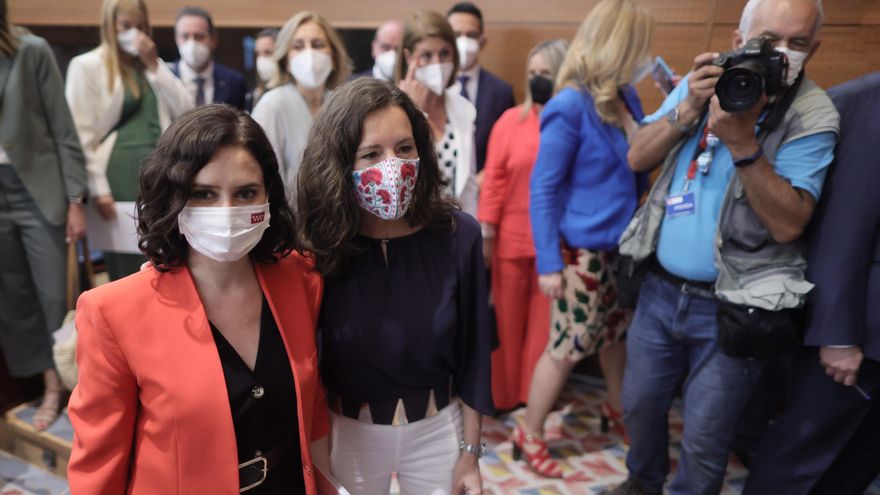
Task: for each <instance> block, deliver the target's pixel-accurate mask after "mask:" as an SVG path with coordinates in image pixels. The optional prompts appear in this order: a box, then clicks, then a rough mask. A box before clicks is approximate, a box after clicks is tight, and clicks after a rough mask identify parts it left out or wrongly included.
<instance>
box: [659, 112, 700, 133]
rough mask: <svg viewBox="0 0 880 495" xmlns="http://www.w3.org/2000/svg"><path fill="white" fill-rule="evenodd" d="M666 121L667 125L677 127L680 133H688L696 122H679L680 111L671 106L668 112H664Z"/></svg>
mask: <svg viewBox="0 0 880 495" xmlns="http://www.w3.org/2000/svg"><path fill="white" fill-rule="evenodd" d="M666 122H669V125H671V126H672V127H674V128H676V129H678V130H679V131H680V132H681V133H682V134H690V133H691V132H692V131H693V130H694V128H695V127H696V126H697V122H699V119H697V122H694V123H692V124H690V125H685V124H683V123H682V122H681V112H680V111H679V110H678V107H677V106H676V107H673V109H672V110H670V111H669V113H667V114H666Z"/></svg>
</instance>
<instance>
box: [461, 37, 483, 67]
mask: <svg viewBox="0 0 880 495" xmlns="http://www.w3.org/2000/svg"><path fill="white" fill-rule="evenodd" d="M455 47H456V48H457V49H458V63H459V68H460V69H461V70H467V69H470V68H471V66H472V65H474V62H476V61H477V55H478V54H479V53H480V42H479V41H477V40H475V39H473V38H468V37H467V36H459V37H458V38H455Z"/></svg>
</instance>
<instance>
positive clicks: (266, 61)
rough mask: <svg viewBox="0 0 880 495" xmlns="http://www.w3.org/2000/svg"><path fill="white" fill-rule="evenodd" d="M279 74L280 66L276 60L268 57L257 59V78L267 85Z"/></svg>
mask: <svg viewBox="0 0 880 495" xmlns="http://www.w3.org/2000/svg"><path fill="white" fill-rule="evenodd" d="M277 73H278V64H277V63H275V59H274V58H272V57H267V56H265V55H264V56H260V57H257V76H258V77H259V78H260V80H261V81H263V82H264V83H267V82H269V81H271V80H272V78H273V77H275V74H277Z"/></svg>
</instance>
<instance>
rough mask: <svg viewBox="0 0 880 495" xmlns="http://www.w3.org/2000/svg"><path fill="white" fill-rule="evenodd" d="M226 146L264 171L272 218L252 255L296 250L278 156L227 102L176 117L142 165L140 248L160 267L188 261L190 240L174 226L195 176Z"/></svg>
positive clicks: (273, 256)
mask: <svg viewBox="0 0 880 495" xmlns="http://www.w3.org/2000/svg"><path fill="white" fill-rule="evenodd" d="M227 146H240V147H242V148H245V149H247V150H248V151H249V152H250V153H251V155H253V157H254V159H256V160H257V163H259V164H260V168H261V169H262V170H263V181H264V184H265V187H266V195H267V197H268V199H269V213H270V214H271V215H272V220H271V223H270V224H269V227H268V228H267V229H266V231H265V232H264V233H263V237H262V239H261V240H260V242H259V243H258V244H257V245H256V247H254V249H253V250H251V252H250V255H251V257H252V258H253V259H255V260H257V261H261V262H264V263H273V262H275V261H277V259H278V258H281V257H284V256H286V255H288V254H289V253H290V252H291V251H293V250H294V249H297V245H296V225H295V223H294V220H293V213H292V212H291V211H290V207H289V206H288V204H287V198H286V196H285V194H284V183H283V182H282V181H281V176H280V175H279V173H278V160H277V159H276V158H275V151H274V150H273V149H272V145H271V144H270V143H269V139H268V138H266V134H265V133H264V132H263V129H262V128H261V127H260V126H259V124H257V123H256V122H254V120H253V119H252V118H251V117H250V116H249V115H248V114H246V113H244V112H242V111H240V110H236V109H234V108H232V107H230V106H228V105H205V106H201V107H198V108H196V109H194V110H190V111H189V112H186V113H185V114H183V115H182V116H180V117H179V118H178V119H177V120H175V121H174V123H172V124H171V126H170V127H169V128H168V129H167V130H166V131H165V132H164V133H163V134H162V137H160V138H159V143H158V144H157V145H156V149H155V150H153V152H152V153H150V155H149V156H148V157H147V158H146V160H145V161H144V163H143V166H142V168H141V173H140V177H139V179H138V199H137V203H136V208H137V216H138V224H137V231H138V237H139V241H138V247H139V248H140V250H141V251H142V252H143V253H144V254H145V255H146V256H147V258H149V259H150V261H152V262H153V265H154V266H155V267H156V268H157V269H158V270H160V271H167V270H169V269H171V268H172V267H175V266H180V265H183V264H184V263H186V255H187V250H188V249H189V244H188V243H187V242H186V239H185V238H184V237H183V236H182V235H181V234H180V230H178V227H177V215H178V214H179V213H180V211H181V210H182V209H183V207H184V206H186V203H187V201H188V200H189V196H190V191H191V187H192V183H193V180H194V179H195V176H196V174H198V173H199V170H201V169H202V167H204V166H205V165H207V163H208V162H210V161H211V158H213V157H214V155H215V154H216V152H217V151H218V150H220V149H221V148H224V147H227Z"/></svg>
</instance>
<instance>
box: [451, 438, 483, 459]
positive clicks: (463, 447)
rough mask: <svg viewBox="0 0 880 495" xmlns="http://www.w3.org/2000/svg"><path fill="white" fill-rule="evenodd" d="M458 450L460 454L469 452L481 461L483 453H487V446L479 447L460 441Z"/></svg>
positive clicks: (481, 445)
mask: <svg viewBox="0 0 880 495" xmlns="http://www.w3.org/2000/svg"><path fill="white" fill-rule="evenodd" d="M458 450H459V452H467V453H468V454H473V456H474V457H476V458H477V459H480V458H481V457H483V453H485V452H486V444H485V443H481V444H478V445H474V444H470V443H464V440H459V441H458Z"/></svg>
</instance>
